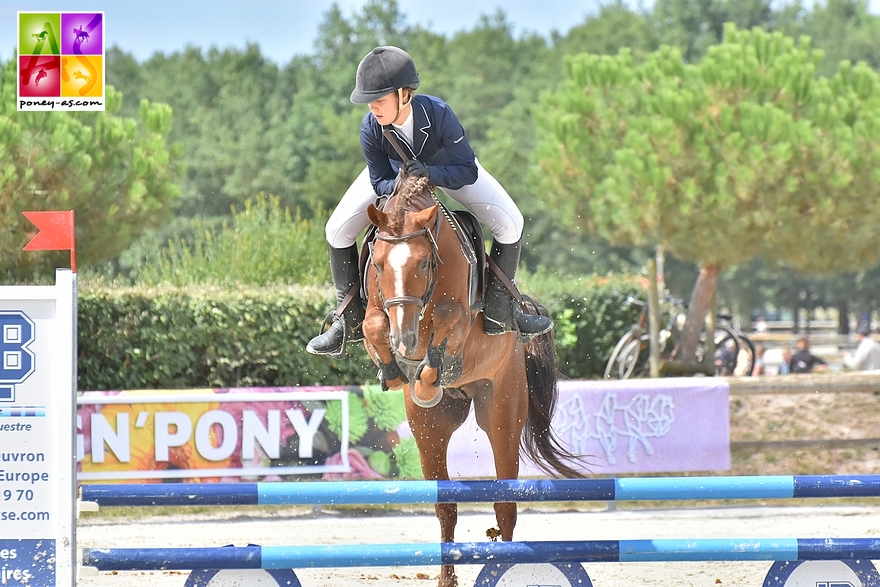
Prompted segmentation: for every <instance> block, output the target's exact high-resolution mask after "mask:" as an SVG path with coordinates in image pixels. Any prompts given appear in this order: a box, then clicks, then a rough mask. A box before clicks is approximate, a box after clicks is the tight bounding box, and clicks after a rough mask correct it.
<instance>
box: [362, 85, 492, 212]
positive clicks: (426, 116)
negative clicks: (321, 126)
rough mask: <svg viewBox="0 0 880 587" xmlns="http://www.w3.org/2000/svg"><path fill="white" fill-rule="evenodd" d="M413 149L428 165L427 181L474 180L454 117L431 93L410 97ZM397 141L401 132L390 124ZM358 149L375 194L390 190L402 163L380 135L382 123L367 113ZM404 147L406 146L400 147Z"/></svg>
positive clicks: (456, 185) (458, 184) (470, 154)
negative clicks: (364, 160)
mask: <svg viewBox="0 0 880 587" xmlns="http://www.w3.org/2000/svg"><path fill="white" fill-rule="evenodd" d="M412 109H413V143H414V144H413V145H412V148H413V151H414V153H415V156H416V158H417V159H418V160H419V161H421V162H422V163H424V164H425V165H427V166H428V171H429V173H430V174H431V183H432V184H434V185H436V186H437V187H441V188H449V189H452V190H457V189H460V188H462V187H464V186H466V185H471V184H472V183H474V182H475V181H477V162H476V158H475V156H474V151H473V149H471V146H470V143H468V140H467V137H466V136H465V133H464V128H462V126H461V123H460V122H459V121H458V117H457V116H455V113H454V112H453V111H452V108H450V107H449V105H448V104H446V102H444V101H443V100H441V99H440V98H437V97H435V96H429V95H426V94H416V95H415V96H414V97H413V103H412ZM390 130H391V131H392V132H394V133H396V134H397V137H398V140H399V141H400V142H401V144H404V145H405V144H406V139H405V138H404V137H403V135H402V133H397V131H395V130H394V128H393V127H392V128H390ZM361 149H363V152H364V158H365V159H366V160H367V167H368V168H369V170H370V183H371V184H373V189H374V190H375V191H376V195H379V196H384V195H387V194H390V193H391V192H392V190H393V189H394V181H395V179H396V178H397V173H398V170H399V169H400V166H401V164H402V163H403V162H402V161H401V160H400V155H398V154H397V151H395V150H394V147H392V146H391V143H389V142H388V140H387V139H386V138H385V137H384V136H382V125H380V124H379V122H378V121H377V120H376V118H375V117H374V116H373V115H372V114H371V113H367V115H366V116H364V121H363V124H362V125H361ZM403 149H404V152H406V151H407V148H406V146H404V147H403Z"/></svg>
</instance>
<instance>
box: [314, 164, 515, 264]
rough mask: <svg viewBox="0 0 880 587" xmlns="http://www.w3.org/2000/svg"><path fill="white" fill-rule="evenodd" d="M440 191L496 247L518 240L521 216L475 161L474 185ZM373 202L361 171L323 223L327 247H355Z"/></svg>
mask: <svg viewBox="0 0 880 587" xmlns="http://www.w3.org/2000/svg"><path fill="white" fill-rule="evenodd" d="M440 189H442V190H443V191H444V192H445V193H446V194H448V195H449V197H451V198H452V199H454V200H455V201H456V202H458V203H459V204H461V205H462V206H464V207H465V208H466V209H467V210H469V211H470V212H472V213H473V214H474V215H475V216H476V217H477V218H479V219H480V221H481V222H483V224H485V225H486V226H488V227H489V229H490V230H491V231H492V236H493V237H494V238H495V240H497V241H498V242H499V243H501V244H505V245H507V244H511V243H515V242H516V241H518V240H519V239H520V237H521V236H522V231H523V215H522V213H521V212H520V211H519V208H517V206H516V203H514V201H513V199H512V198H511V197H510V195H509V194H508V193H507V190H505V189H504V187H503V186H502V185H501V184H500V183H498V180H496V179H495V178H494V177H492V176H491V175H490V174H489V173H488V172H487V171H486V170H485V169H483V166H482V165H480V162H479V161H477V181H475V182H474V183H473V184H471V185H466V186H464V187H463V188H461V189H458V190H450V189H448V188H440ZM375 201H376V192H375V191H373V186H372V185H371V184H370V174H369V171H368V170H367V169H366V168H364V170H363V171H362V172H361V173H360V175H358V176H357V179H355V180H354V183H352V184H351V187H349V188H348V190H347V191H346V192H345V195H344V196H342V199H341V200H339V203H338V204H337V205H336V208H335V209H334V210H333V214H331V215H330V219H329V220H327V226H326V227H325V231H326V234H327V243H328V244H329V245H330V246H331V247H333V248H335V249H344V248H346V247H350V246H351V245H353V244H355V242H357V238H358V236H359V235H360V234H361V232H363V230H364V229H365V228H366V227H367V226H368V225H369V224H370V219H369V218H367V206H369V205H370V204H372V203H375Z"/></svg>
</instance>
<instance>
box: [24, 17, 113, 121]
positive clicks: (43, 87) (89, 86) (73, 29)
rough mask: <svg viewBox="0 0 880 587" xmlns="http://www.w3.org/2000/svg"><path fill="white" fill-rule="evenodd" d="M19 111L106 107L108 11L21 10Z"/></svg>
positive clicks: (83, 109)
mask: <svg viewBox="0 0 880 587" xmlns="http://www.w3.org/2000/svg"><path fill="white" fill-rule="evenodd" d="M17 45H18V85H17V88H18V96H17V101H16V105H17V110H18V111H19V112H23V111H35V110H54V111H60V112H64V111H74V110H81V111H103V110H104V106H105V98H106V96H105V92H104V78H105V75H104V63H105V62H104V46H105V41H104V13H103V12H19V13H18V44H17Z"/></svg>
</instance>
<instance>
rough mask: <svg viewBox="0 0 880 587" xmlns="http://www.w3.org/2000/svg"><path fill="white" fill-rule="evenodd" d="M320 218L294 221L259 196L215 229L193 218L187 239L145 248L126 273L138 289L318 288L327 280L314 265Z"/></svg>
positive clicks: (321, 242)
mask: <svg viewBox="0 0 880 587" xmlns="http://www.w3.org/2000/svg"><path fill="white" fill-rule="evenodd" d="M322 216H323V215H322ZM322 216H319V217H318V218H317V219H314V218H310V219H306V218H303V216H302V214H301V213H300V211H299V210H297V213H296V215H295V216H294V215H292V214H291V212H290V210H288V209H286V208H285V209H282V207H281V203H280V201H279V199H278V198H276V197H267V196H260V197H258V198H254V199H251V200H247V201H246V202H245V203H244V208H243V209H242V210H236V209H233V211H232V220H231V221H223V222H222V223H221V224H220V225H219V226H217V225H216V224H215V225H211V224H206V223H203V222H202V221H201V220H200V219H194V220H193V221H192V235H191V237H190V238H188V239H178V240H177V241H170V242H168V243H167V244H166V246H164V247H162V248H158V249H145V250H144V256H143V257H142V258H141V259H139V260H138V261H137V264H136V266H135V267H133V268H132V269H131V274H132V276H133V278H134V279H135V280H136V281H137V283H139V284H141V285H159V284H169V285H176V286H186V285H196V284H228V285H234V284H248V285H266V284H276V283H287V284H295V283H297V284H302V285H307V284H311V285H321V284H324V283H327V282H328V280H329V278H330V270H329V266H328V265H327V263H323V262H315V261H316V260H320V259H323V258H324V257H326V256H327V244H326V239H325V238H324V223H323V217H322Z"/></svg>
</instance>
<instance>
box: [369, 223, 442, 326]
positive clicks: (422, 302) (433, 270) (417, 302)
mask: <svg viewBox="0 0 880 587" xmlns="http://www.w3.org/2000/svg"><path fill="white" fill-rule="evenodd" d="M404 210H408V211H411V212H417V210H413V209H412V208H404ZM440 217H441V215H440V214H437V220H436V223H435V226H434V231H433V232H432V231H431V230H429V229H428V228H427V227H422V228H420V229H419V230H416V231H414V232H409V233H407V234H402V235H400V236H397V235H391V234H382V233H376V236H375V237H374V239H373V240H372V241H370V263H371V264H372V265H373V277H374V279H375V280H376V291H377V292H378V294H379V300H381V302H382V307H383V308H384V309H385V313H388V309H389V308H390V307H392V306H404V305H406V304H410V305H414V306H418V308H419V320H421V319H422V318H424V316H425V308H427V306H428V302H429V301H430V300H431V296H432V295H434V289H435V288H436V287H437V281H438V265H439V264H440V263H443V260H442V259H441V258H440V249H439V247H438V246H437V234H439V231H440ZM435 233H437V234H435ZM422 236H424V237H425V238H426V239H428V243H429V244H430V245H431V265H430V267H429V271H428V287H427V289H426V290H425V294H424V295H423V296H422V297H420V298H418V297H416V296H394V297H390V298H387V299H386V298H385V294H383V293H382V288H381V287H379V272H378V271H377V267H376V262H375V255H374V254H373V253H374V251H373V245H374V243H375V241H384V242H388V243H402V242H406V241H408V240H412V239H414V238H418V237H422Z"/></svg>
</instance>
